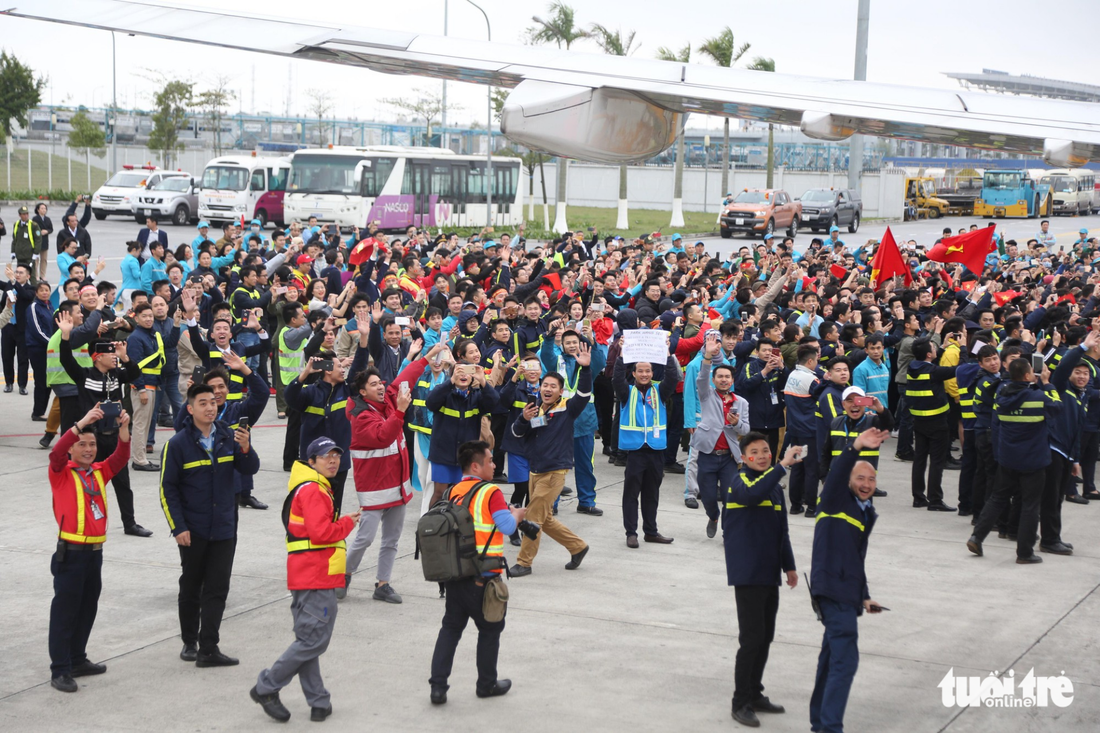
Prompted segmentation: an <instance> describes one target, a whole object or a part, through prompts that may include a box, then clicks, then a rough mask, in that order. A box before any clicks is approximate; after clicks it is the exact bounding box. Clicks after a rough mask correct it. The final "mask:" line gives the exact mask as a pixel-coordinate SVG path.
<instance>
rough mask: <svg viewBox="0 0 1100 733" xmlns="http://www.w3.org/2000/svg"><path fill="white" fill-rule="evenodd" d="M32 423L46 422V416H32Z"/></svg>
mask: <svg viewBox="0 0 1100 733" xmlns="http://www.w3.org/2000/svg"><path fill="white" fill-rule="evenodd" d="M31 422H46V416H45V415H31Z"/></svg>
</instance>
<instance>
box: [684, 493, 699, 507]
mask: <svg viewBox="0 0 1100 733" xmlns="http://www.w3.org/2000/svg"><path fill="white" fill-rule="evenodd" d="M684 506H686V507H687V508H688V509H698V508H699V500H698V499H696V498H695V497H694V496H689V497H687V498H686V499H684Z"/></svg>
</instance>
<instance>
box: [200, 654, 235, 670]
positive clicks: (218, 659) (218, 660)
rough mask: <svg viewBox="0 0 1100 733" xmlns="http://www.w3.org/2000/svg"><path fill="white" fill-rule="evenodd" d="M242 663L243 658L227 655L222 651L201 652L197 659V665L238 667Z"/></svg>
mask: <svg viewBox="0 0 1100 733" xmlns="http://www.w3.org/2000/svg"><path fill="white" fill-rule="evenodd" d="M240 663H241V660H239V659H235V658H233V657H227V656H226V655H224V654H222V653H221V652H210V653H209V654H202V653H200V654H199V655H198V658H196V659H195V666H196V667H236V666H237V665H238V664H240Z"/></svg>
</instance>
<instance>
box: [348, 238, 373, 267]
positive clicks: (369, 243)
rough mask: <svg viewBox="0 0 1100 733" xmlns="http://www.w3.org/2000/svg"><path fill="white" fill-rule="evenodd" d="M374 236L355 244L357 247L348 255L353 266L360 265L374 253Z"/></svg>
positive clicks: (349, 262)
mask: <svg viewBox="0 0 1100 733" xmlns="http://www.w3.org/2000/svg"><path fill="white" fill-rule="evenodd" d="M374 244H375V239H374V237H368V238H366V239H364V240H363V241H361V242H360V243H359V244H357V245H355V248H354V249H352V250H351V254H350V255H349V256H348V264H349V265H351V266H352V267H358V266H359V265H361V264H363V263H364V262H366V261H367V260H369V259H370V258H371V255H372V254H374Z"/></svg>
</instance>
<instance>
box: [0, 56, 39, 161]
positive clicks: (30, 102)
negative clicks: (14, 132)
mask: <svg viewBox="0 0 1100 733" xmlns="http://www.w3.org/2000/svg"><path fill="white" fill-rule="evenodd" d="M45 86H46V80H45V79H44V78H43V77H37V78H36V77H35V75H34V71H33V70H32V69H31V68H30V67H29V66H26V65H24V64H23V63H22V62H21V61H20V60H19V59H17V58H16V57H15V56H9V55H8V52H7V51H0V142H4V141H5V140H7V136H8V135H11V128H12V123H13V122H17V123H19V125H21V126H22V127H24V128H25V127H26V126H27V112H28V111H30V110H32V109H34V108H35V107H37V106H38V105H39V103H40V102H41V101H42V90H43V89H44V88H45Z"/></svg>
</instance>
